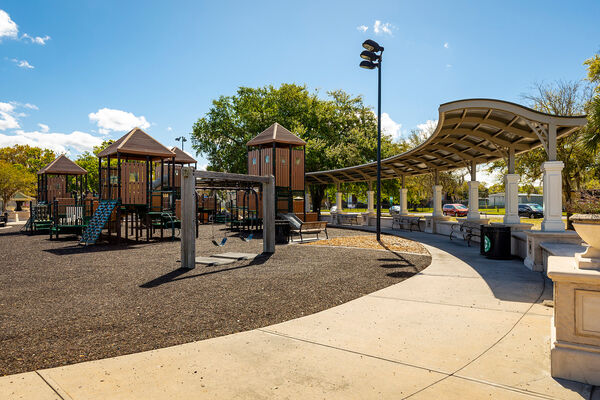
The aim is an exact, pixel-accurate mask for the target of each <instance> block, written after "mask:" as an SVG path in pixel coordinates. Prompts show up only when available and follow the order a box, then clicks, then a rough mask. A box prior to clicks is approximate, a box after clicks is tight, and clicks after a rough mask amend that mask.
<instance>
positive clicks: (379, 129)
mask: <svg viewBox="0 0 600 400" xmlns="http://www.w3.org/2000/svg"><path fill="white" fill-rule="evenodd" d="M382 56H383V50H381V55H380V56H379V63H378V64H377V69H378V72H377V76H378V78H377V241H378V242H379V241H380V240H381V61H382V58H383V57H382Z"/></svg>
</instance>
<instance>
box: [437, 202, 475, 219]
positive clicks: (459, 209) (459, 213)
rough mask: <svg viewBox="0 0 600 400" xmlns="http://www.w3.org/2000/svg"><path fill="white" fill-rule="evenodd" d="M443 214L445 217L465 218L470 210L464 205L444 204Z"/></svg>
mask: <svg viewBox="0 0 600 400" xmlns="http://www.w3.org/2000/svg"><path fill="white" fill-rule="evenodd" d="M442 212H443V213H444V215H450V216H452V217H464V216H466V215H467V213H468V212H469V209H468V208H467V207H465V206H464V205H462V204H444V207H443V208H442Z"/></svg>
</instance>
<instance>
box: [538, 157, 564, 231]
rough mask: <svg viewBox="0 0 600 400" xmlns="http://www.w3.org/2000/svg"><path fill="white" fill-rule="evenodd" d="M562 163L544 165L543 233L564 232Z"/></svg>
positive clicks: (553, 162) (552, 162)
mask: <svg viewBox="0 0 600 400" xmlns="http://www.w3.org/2000/svg"><path fill="white" fill-rule="evenodd" d="M563 167H564V164H563V163H562V161H546V162H545V163H543V164H542V171H543V172H544V220H543V221H542V231H545V232H563V231H564V230H565V224H564V222H563V220H562V174H561V172H562V169H563Z"/></svg>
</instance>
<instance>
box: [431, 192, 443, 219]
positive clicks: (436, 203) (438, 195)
mask: <svg viewBox="0 0 600 400" xmlns="http://www.w3.org/2000/svg"><path fill="white" fill-rule="evenodd" d="M432 215H433V216H434V217H443V216H444V213H443V212H442V185H433V213H432Z"/></svg>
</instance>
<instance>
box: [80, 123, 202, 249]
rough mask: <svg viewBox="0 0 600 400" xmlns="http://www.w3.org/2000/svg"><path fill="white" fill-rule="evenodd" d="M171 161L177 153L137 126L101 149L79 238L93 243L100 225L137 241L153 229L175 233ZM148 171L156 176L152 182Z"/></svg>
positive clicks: (111, 231) (172, 166)
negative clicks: (93, 196)
mask: <svg viewBox="0 0 600 400" xmlns="http://www.w3.org/2000/svg"><path fill="white" fill-rule="evenodd" d="M194 162H195V160H194ZM176 165H177V164H176V154H175V153H174V152H173V151H171V150H170V149H168V148H166V147H165V146H163V145H162V144H160V143H159V142H158V141H156V140H155V139H153V138H152V137H150V136H149V135H148V134H147V133H146V132H144V131H143V130H141V129H139V128H134V129H132V130H131V131H130V132H128V133H127V134H126V135H124V136H123V137H121V138H120V139H118V140H117V141H115V142H114V143H112V144H111V145H110V146H108V147H107V148H106V149H104V150H103V151H101V152H100V153H99V154H98V171H99V183H98V193H99V199H98V203H97V206H96V205H95V206H94V209H95V210H94V215H93V217H92V219H91V220H90V223H89V225H88V226H87V228H86V230H85V231H84V232H83V235H82V237H81V240H80V243H82V244H86V245H87V244H93V243H95V242H96V240H98V238H99V237H100V234H101V233H102V231H103V229H104V228H106V229H107V231H108V237H109V238H110V237H111V236H112V235H113V233H114V234H115V236H116V238H117V240H120V239H121V237H122V235H123V234H124V236H125V238H126V239H128V238H129V236H130V235H131V236H132V237H133V236H135V240H139V239H140V237H142V236H144V235H143V233H144V231H145V237H146V241H149V240H150V238H151V237H152V236H153V233H154V231H156V230H159V231H160V237H161V238H163V237H164V232H165V230H170V231H171V237H175V230H176V229H179V226H180V225H179V224H180V221H179V220H178V219H177V217H176V215H175V200H176V198H175V196H176V192H177V191H176V190H175V171H176V168H175V167H176ZM157 171H159V172H160V174H157ZM153 175H158V176H159V179H157V181H154V180H153V179H152V178H153Z"/></svg>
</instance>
